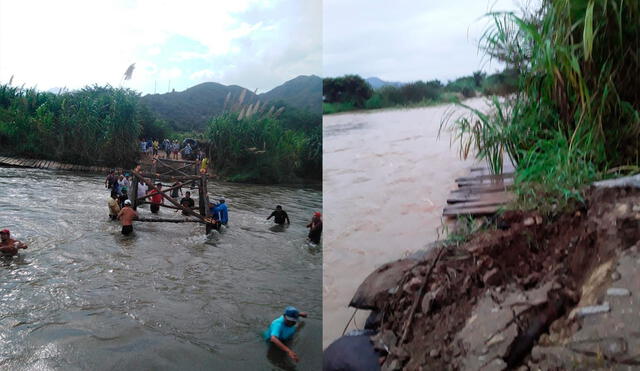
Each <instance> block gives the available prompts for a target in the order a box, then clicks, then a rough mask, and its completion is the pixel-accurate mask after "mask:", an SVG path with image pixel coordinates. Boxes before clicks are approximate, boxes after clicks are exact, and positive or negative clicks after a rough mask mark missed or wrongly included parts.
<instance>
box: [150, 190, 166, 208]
mask: <svg viewBox="0 0 640 371" xmlns="http://www.w3.org/2000/svg"><path fill="white" fill-rule="evenodd" d="M156 188H158V190H155V189H152V190H151V191H149V194H150V195H151V212H152V213H154V214H157V213H158V211H159V210H160V204H164V197H162V193H161V192H160V191H161V190H162V183H158V184H156Z"/></svg>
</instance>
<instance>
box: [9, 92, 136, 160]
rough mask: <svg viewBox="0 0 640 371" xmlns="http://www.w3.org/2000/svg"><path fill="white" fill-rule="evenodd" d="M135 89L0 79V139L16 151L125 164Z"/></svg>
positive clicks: (131, 155)
mask: <svg viewBox="0 0 640 371" xmlns="http://www.w3.org/2000/svg"><path fill="white" fill-rule="evenodd" d="M138 103H139V95H138V94H137V93H135V92H134V91H131V90H128V89H116V88H112V87H109V86H107V87H100V86H92V87H86V88H84V89H82V90H79V91H74V92H65V93H63V94H60V95H56V94H52V93H45V92H39V91H36V90H35V89H23V88H18V87H13V86H11V85H0V144H1V145H2V150H3V152H9V153H12V154H16V155H21V156H27V157H34V158H42V159H50V160H57V161H63V162H70V163H79V164H91V165H107V166H113V165H119V166H127V165H131V164H132V163H133V162H134V161H135V159H136V155H137V152H136V150H137V140H136V139H137V138H138V135H139V134H140V131H141V128H142V125H141V123H140V120H139V119H138V116H139V109H140V106H139V104H138Z"/></svg>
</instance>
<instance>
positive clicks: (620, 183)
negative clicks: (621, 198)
mask: <svg viewBox="0 0 640 371" xmlns="http://www.w3.org/2000/svg"><path fill="white" fill-rule="evenodd" d="M593 185H594V186H595V187H596V188H617V187H620V188H625V187H634V188H640V174H637V175H634V176H627V177H623V178H617V179H609V180H602V181H599V182H595V183H593Z"/></svg>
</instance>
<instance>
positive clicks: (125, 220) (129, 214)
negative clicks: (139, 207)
mask: <svg viewBox="0 0 640 371" xmlns="http://www.w3.org/2000/svg"><path fill="white" fill-rule="evenodd" d="M137 217H138V213H137V212H136V211H135V210H133V208H132V207H131V200H126V201H125V202H124V207H123V208H122V210H120V212H119V213H118V219H119V220H120V223H121V224H122V234H124V235H125V236H126V235H128V234H131V232H133V220H134V219H136V218H137Z"/></svg>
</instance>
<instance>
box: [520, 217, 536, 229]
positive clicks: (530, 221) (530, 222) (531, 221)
mask: <svg viewBox="0 0 640 371" xmlns="http://www.w3.org/2000/svg"><path fill="white" fill-rule="evenodd" d="M535 223H536V220H535V219H534V218H533V217H528V218H526V219H525V220H524V221H523V222H522V224H524V226H525V227H529V226H532V225H534V224H535Z"/></svg>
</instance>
